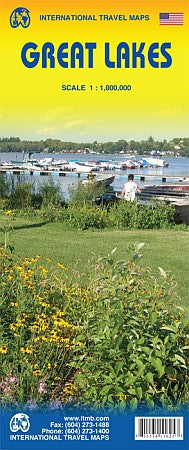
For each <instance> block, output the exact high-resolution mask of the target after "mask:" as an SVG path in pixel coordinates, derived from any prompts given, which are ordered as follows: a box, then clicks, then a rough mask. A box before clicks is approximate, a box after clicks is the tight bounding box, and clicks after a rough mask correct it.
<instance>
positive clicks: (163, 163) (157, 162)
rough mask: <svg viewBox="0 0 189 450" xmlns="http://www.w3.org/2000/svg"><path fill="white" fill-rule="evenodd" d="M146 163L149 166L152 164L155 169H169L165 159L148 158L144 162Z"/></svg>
mask: <svg viewBox="0 0 189 450" xmlns="http://www.w3.org/2000/svg"><path fill="white" fill-rule="evenodd" d="M143 161H144V162H146V163H147V164H150V166H153V167H168V166H169V164H168V163H167V162H166V161H165V159H162V158H159V157H157V158H154V157H151V156H149V157H147V158H145V159H144V160H143Z"/></svg>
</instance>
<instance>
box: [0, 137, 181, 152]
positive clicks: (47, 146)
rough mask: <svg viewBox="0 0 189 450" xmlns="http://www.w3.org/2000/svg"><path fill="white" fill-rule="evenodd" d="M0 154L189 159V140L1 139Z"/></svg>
mask: <svg viewBox="0 0 189 450" xmlns="http://www.w3.org/2000/svg"><path fill="white" fill-rule="evenodd" d="M0 152H26V153H29V152H32V153H38V152H46V153H71V152H72V153H75V152H86V153H90V152H96V153H104V154H109V153H110V154H115V153H120V152H121V153H133V152H135V153H136V154H137V155H149V154H150V153H151V152H153V154H158V153H159V154H161V153H163V154H172V155H180V156H187V157H189V138H174V139H172V140H171V141H167V140H166V139H164V140H163V141H155V139H154V138H153V137H152V136H150V137H149V138H148V139H147V140H142V141H134V140H131V141H126V140H124V139H120V140H118V141H116V142H111V141H110V142H103V143H102V142H97V141H94V142H88V143H81V142H80V143H78V142H71V141H70V142H64V141H61V140H60V139H46V140H40V141H28V140H21V139H20V138H19V137H9V138H7V137H6V138H5V137H3V138H0Z"/></svg>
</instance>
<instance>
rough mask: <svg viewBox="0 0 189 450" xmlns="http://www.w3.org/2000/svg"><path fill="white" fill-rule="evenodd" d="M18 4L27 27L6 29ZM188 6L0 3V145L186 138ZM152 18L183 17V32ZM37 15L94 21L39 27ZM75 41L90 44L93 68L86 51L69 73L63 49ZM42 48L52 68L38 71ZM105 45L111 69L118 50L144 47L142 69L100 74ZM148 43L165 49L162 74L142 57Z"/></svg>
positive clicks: (52, 22) (104, 69)
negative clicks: (31, 50)
mask: <svg viewBox="0 0 189 450" xmlns="http://www.w3.org/2000/svg"><path fill="white" fill-rule="evenodd" d="M21 4H22V6H23V7H24V8H27V9H28V10H29V14H30V19H31V21H30V25H29V26H28V27H27V28H23V27H22V26H21V25H19V26H18V27H17V28H12V27H11V25H10V16H11V14H12V12H13V11H14V9H15V8H17V7H20V6H21ZM188 5H189V2H188V1H182V0H180V1H174V0H171V1H163V0H162V1H161V0H159V1H153V0H145V1H143V0H141V1H139V0H138V1H134V2H131V1H119V0H117V1H116V2H115V1H114V2H112V1H99V0H96V1H90V0H89V1H80V0H78V1H71V0H69V1H60V0H59V1H58V0H54V1H53V2H52V1H40V0H39V1H38V0H24V1H23V2H20V0H19V1H13V0H1V4H0V10H1V11H0V13H1V14H0V17H1V19H0V30H1V43H0V51H1V67H0V81H1V90H0V105H1V106H0V137H3V136H6V137H9V136H19V137H20V138H21V139H31V140H40V139H47V138H52V139H61V140H63V141H75V142H91V141H95V140H96V141H98V142H105V141H116V140H118V139H126V140H131V139H134V140H142V139H147V138H148V137H149V136H150V135H151V136H153V137H154V138H155V139H160V140H161V139H167V140H171V139H172V138H173V137H185V136H188V123H189V92H188V79H189V58H188V57H187V55H188V49H189V23H188V22H189V19H188V18H189V7H188ZM160 12H183V14H184V25H168V26H165V25H163V26H161V25H160V24H159V13H160ZM41 14H43V15H45V14H46V15H47V14H48V15H61V14H62V15H71V14H72V15H88V16H89V15H92V16H94V18H96V19H97V20H91V21H85V20H83V21H79V20H70V21H57V20H48V21H47V20H46V21H41V20H40V15H41ZM100 14H101V15H106V16H110V15H111V16H114V15H115V16H117V15H120V16H122V17H123V16H124V17H125V18H126V19H127V20H100V18H99V15H100ZM130 14H135V15H138V16H140V15H144V16H145V15H148V16H149V20H129V15H130ZM77 41H79V42H81V43H82V45H85V43H86V42H96V45H97V48H96V50H95V51H94V67H93V68H89V67H88V64H87V62H88V59H87V51H86V50H84V55H85V57H84V68H78V67H76V68H71V67H70V48H71V45H72V44H73V43H74V42H77ZM27 42H33V43H35V44H36V45H37V50H38V51H39V52H40V58H39V63H38V64H37V65H36V67H34V68H28V67H26V66H25V65H24V64H23V62H22V59H21V51H22V48H23V46H24V45H25V44H26V43H27ZM45 42H51V43H53V45H54V48H55V68H50V67H47V68H42V63H41V49H42V46H43V44H44V43H45ZM62 42H67V43H68V58H67V61H68V65H69V67H68V68H63V67H61V66H60V65H59V63H58V61H57V50H58V48H59V46H60V44H61V43H62ZM105 42H109V43H110V58H111V61H116V49H117V45H118V44H119V43H120V42H127V43H128V44H129V46H131V45H132V42H136V43H137V45H139V44H140V43H141V42H145V57H146V65H145V68H141V67H137V68H132V67H129V68H125V67H121V68H116V67H115V68H108V67H106V65H105V61H104V43H105ZM153 42H159V43H160V45H161V44H162V43H164V42H171V49H170V50H169V52H170V54H171V57H172V65H171V66H170V67H168V68H157V69H155V68H153V67H151V66H150V64H149V63H148V61H147V56H146V55H147V50H146V49H148V47H149V46H150V45H151V44H152V43H153ZM28 59H29V56H28ZM161 59H163V60H164V58H162V57H161ZM29 60H31V59H29ZM131 65H132V64H131ZM63 84H64V85H67V84H69V85H78V86H79V87H80V86H81V85H85V90H84V91H81V90H79V91H63V90H62V85H63ZM106 85H108V86H109V85H113V86H117V87H119V86H120V85H126V86H127V85H130V86H131V90H129V91H128V90H124V91H121V90H113V91H110V90H108V91H107V90H104V88H105V86H106ZM90 86H92V90H91V89H90ZM101 86H102V88H101ZM101 89H102V90H101Z"/></svg>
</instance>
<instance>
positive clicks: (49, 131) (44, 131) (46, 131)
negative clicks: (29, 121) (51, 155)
mask: <svg viewBox="0 0 189 450" xmlns="http://www.w3.org/2000/svg"><path fill="white" fill-rule="evenodd" d="M36 134H39V135H42V136H45V137H46V136H53V137H54V136H55V135H56V134H57V129H56V128H55V127H46V128H40V129H38V130H36Z"/></svg>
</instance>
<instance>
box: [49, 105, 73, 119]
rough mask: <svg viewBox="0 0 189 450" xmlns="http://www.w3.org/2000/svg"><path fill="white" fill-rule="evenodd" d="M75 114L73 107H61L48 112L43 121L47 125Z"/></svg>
mask: <svg viewBox="0 0 189 450" xmlns="http://www.w3.org/2000/svg"><path fill="white" fill-rule="evenodd" d="M73 112H74V108H72V107H71V106H60V107H59V108H56V109H53V110H48V111H46V112H45V113H44V115H43V121H44V122H45V123H52V122H54V121H57V120H61V118H62V117H65V114H70V113H73Z"/></svg>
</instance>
